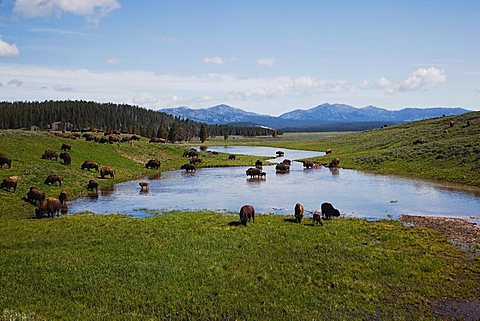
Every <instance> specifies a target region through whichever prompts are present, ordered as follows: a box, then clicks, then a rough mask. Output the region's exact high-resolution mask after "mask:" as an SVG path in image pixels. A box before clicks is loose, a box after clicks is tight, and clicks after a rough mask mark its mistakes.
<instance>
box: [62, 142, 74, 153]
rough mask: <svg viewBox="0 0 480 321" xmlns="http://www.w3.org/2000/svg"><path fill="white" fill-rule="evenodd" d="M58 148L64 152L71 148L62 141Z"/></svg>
mask: <svg viewBox="0 0 480 321" xmlns="http://www.w3.org/2000/svg"><path fill="white" fill-rule="evenodd" d="M60 149H61V150H63V151H65V152H66V151H68V150H72V145H70V144H65V143H63V144H62V147H60Z"/></svg>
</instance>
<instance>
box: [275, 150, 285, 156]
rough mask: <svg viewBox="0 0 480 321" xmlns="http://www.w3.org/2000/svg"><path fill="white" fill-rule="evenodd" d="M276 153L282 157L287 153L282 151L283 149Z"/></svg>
mask: <svg viewBox="0 0 480 321" xmlns="http://www.w3.org/2000/svg"><path fill="white" fill-rule="evenodd" d="M276 155H277V157H282V156H283V155H285V153H284V152H282V151H281V150H277V152H276Z"/></svg>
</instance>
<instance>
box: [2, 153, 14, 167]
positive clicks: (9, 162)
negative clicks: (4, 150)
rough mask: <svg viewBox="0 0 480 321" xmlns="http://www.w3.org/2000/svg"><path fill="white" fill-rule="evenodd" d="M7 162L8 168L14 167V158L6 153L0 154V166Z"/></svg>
mask: <svg viewBox="0 0 480 321" xmlns="http://www.w3.org/2000/svg"><path fill="white" fill-rule="evenodd" d="M5 164H7V166H8V168H12V159H11V158H10V157H8V156H6V155H3V154H0V167H3V165H5Z"/></svg>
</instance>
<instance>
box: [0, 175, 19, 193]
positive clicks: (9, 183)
mask: <svg viewBox="0 0 480 321" xmlns="http://www.w3.org/2000/svg"><path fill="white" fill-rule="evenodd" d="M17 183H18V181H17V180H15V179H11V178H5V179H4V180H3V182H2V184H0V189H4V190H8V191H9V192H10V191H11V189H12V188H13V192H16V190H17Z"/></svg>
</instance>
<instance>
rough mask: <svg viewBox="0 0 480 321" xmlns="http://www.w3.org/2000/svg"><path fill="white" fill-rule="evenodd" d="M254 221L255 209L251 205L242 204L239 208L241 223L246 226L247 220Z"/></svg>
mask: <svg viewBox="0 0 480 321" xmlns="http://www.w3.org/2000/svg"><path fill="white" fill-rule="evenodd" d="M250 219H251V220H252V223H255V209H254V208H253V206H252V205H243V206H242V208H241V209H240V221H241V222H242V224H243V225H245V226H247V221H249V222H250Z"/></svg>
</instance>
